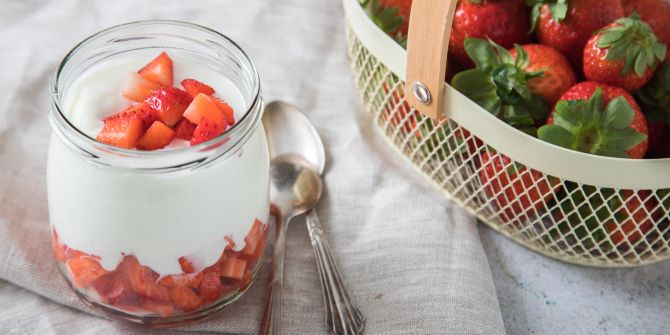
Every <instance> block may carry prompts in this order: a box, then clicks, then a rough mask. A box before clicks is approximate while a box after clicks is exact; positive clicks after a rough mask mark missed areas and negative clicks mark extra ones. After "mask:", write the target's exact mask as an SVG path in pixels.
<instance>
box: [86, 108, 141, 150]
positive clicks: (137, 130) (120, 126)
mask: <svg viewBox="0 0 670 335" xmlns="http://www.w3.org/2000/svg"><path fill="white" fill-rule="evenodd" d="M143 132H144V128H143V127H142V121H141V120H140V118H139V117H137V115H134V114H123V115H121V114H117V115H116V116H115V117H109V118H107V119H105V125H104V126H103V127H102V130H100V133H98V136H97V137H96V139H97V140H98V141H100V142H102V143H106V144H109V145H113V146H115V147H119V148H124V149H132V148H134V147H135V146H136V145H137V141H138V140H139V139H140V137H141V136H142V133H143Z"/></svg>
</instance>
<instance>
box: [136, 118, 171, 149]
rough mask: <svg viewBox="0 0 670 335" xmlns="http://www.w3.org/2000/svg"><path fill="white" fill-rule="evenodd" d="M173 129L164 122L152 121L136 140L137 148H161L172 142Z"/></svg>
mask: <svg viewBox="0 0 670 335" xmlns="http://www.w3.org/2000/svg"><path fill="white" fill-rule="evenodd" d="M173 138H174V130H172V129H171V128H170V127H168V126H166V125H165V123H163V122H160V121H154V123H153V124H152V125H151V127H149V129H147V131H146V132H145V133H144V135H142V137H140V140H139V142H137V148H138V149H140V150H157V149H162V148H164V147H165V146H166V145H168V144H170V142H172V139H173Z"/></svg>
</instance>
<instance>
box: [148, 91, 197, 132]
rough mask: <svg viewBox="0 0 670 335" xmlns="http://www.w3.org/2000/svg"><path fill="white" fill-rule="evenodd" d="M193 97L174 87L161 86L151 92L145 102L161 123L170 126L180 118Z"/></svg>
mask: <svg viewBox="0 0 670 335" xmlns="http://www.w3.org/2000/svg"><path fill="white" fill-rule="evenodd" d="M192 100H193V99H192V98H191V96H190V95H188V93H186V92H184V91H182V90H180V89H178V88H175V87H162V88H160V89H158V90H155V91H153V92H152V93H151V96H149V98H147V100H146V102H147V103H148V104H149V106H150V107H151V108H152V109H153V110H154V112H155V114H156V116H157V117H158V119H159V120H161V121H163V123H165V124H167V125H168V126H170V127H172V126H174V125H175V124H177V122H179V120H181V117H182V115H183V114H184V111H185V110H186V108H187V107H188V105H189V104H190V103H191V101H192Z"/></svg>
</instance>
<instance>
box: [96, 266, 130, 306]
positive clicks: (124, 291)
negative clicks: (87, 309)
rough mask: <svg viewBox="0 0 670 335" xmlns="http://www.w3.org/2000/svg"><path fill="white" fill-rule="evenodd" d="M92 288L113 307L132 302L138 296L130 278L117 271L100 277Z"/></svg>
mask: <svg viewBox="0 0 670 335" xmlns="http://www.w3.org/2000/svg"><path fill="white" fill-rule="evenodd" d="M92 286H93V288H94V289H95V290H96V292H98V294H99V295H100V297H102V299H104V300H105V301H106V302H109V303H110V304H112V305H115V304H116V303H117V302H120V301H125V302H128V301H131V300H132V299H135V298H136V296H137V295H136V294H135V292H133V289H132V287H131V285H130V281H129V280H128V278H126V277H125V276H124V275H123V274H121V273H119V272H117V271H114V272H109V273H106V274H104V275H102V276H100V277H98V278H97V279H96V280H95V281H94V282H93V285H92Z"/></svg>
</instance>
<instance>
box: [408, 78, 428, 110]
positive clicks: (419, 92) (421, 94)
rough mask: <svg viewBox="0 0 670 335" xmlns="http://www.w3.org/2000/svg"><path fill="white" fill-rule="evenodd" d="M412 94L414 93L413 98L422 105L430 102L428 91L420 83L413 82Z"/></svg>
mask: <svg viewBox="0 0 670 335" xmlns="http://www.w3.org/2000/svg"><path fill="white" fill-rule="evenodd" d="M412 93H414V97H415V98H416V100H417V101H419V102H420V103H422V104H424V105H428V104H430V102H431V101H432V97H431V95H430V91H429V90H428V88H427V87H426V85H424V84H423V83H422V82H420V81H415V82H414V83H413V84H412Z"/></svg>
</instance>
